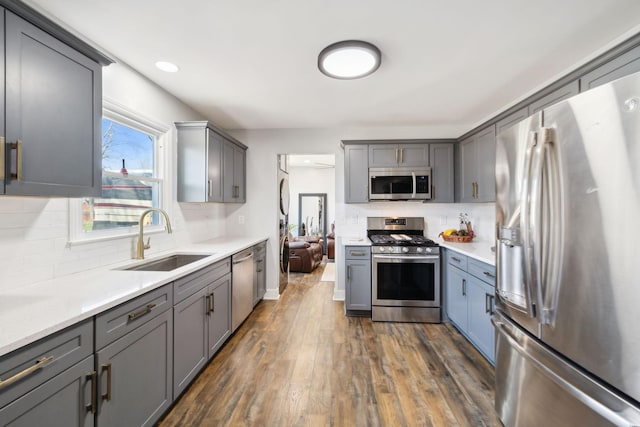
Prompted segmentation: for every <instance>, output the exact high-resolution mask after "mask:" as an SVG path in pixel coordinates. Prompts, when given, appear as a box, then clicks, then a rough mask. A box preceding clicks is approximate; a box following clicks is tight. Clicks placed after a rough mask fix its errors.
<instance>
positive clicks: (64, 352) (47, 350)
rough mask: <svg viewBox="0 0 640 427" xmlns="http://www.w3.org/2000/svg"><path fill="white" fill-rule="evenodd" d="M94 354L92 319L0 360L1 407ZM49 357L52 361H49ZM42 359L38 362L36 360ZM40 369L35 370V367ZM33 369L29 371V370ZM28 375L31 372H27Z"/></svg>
mask: <svg viewBox="0 0 640 427" xmlns="http://www.w3.org/2000/svg"><path fill="white" fill-rule="evenodd" d="M92 352H93V320H92V319H88V320H85V321H83V322H81V323H78V324H77V325H74V326H71V327H69V328H67V329H65V330H63V331H60V332H57V333H55V334H53V335H50V336H48V337H46V338H43V339H41V340H39V341H36V342H35V343H32V344H29V345H28V346H25V347H22V348H20V349H18V350H16V351H13V352H11V353H9V354H7V355H5V356H3V357H1V358H0V379H1V380H2V381H3V382H6V381H9V382H10V379H11V378H16V380H17V379H18V378H19V377H17V376H19V375H20V374H21V373H25V374H26V375H25V376H24V377H23V379H21V380H17V381H16V382H14V383H12V384H5V385H4V386H0V407H3V406H4V405H6V404H8V403H10V402H11V401H13V400H15V399H17V398H19V397H20V396H22V395H23V394H25V393H27V392H29V391H31V390H32V389H34V388H35V387H37V386H39V385H40V384H42V383H44V382H45V381H47V380H49V379H50V378H53V377H54V376H55V375H58V374H59V373H60V372H62V371H64V370H65V369H68V368H69V367H71V366H73V365H74V364H76V363H78V362H79V361H81V360H82V359H84V358H86V357H87V356H89V355H90V354H91V353H92ZM49 358H52V359H51V360H50V361H49ZM43 359H44V360H45V361H42V362H40V363H38V360H43ZM36 364H37V365H39V366H41V367H40V368H39V369H35V368H34V366H36ZM30 368H32V371H30V370H29V369H30ZM29 372H31V373H29Z"/></svg>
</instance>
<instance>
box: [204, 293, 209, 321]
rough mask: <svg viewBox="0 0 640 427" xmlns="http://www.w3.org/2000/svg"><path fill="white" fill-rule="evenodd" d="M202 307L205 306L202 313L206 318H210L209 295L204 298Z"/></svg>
mask: <svg viewBox="0 0 640 427" xmlns="http://www.w3.org/2000/svg"><path fill="white" fill-rule="evenodd" d="M204 305H205V308H204V313H205V314H206V315H207V316H210V315H211V294H207V295H205V297H204Z"/></svg>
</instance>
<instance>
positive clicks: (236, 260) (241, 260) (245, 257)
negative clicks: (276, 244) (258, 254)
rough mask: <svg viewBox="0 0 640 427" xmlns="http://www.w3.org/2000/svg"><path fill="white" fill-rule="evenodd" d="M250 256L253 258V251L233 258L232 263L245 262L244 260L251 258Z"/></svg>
mask: <svg viewBox="0 0 640 427" xmlns="http://www.w3.org/2000/svg"><path fill="white" fill-rule="evenodd" d="M251 258H253V252H251V253H250V254H249V255H247V256H244V257H242V258H240V259H234V260H233V264H234V265H235V264H240V263H241V262H245V261H246V260H248V259H251Z"/></svg>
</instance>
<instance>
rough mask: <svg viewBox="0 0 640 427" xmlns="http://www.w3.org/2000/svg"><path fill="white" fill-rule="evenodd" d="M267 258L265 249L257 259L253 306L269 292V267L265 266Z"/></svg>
mask: <svg viewBox="0 0 640 427" xmlns="http://www.w3.org/2000/svg"><path fill="white" fill-rule="evenodd" d="M265 261H266V256H265V252H264V249H262V252H259V253H258V255H257V257H256V272H255V277H254V283H255V284H254V290H253V306H254V307H255V306H256V304H258V303H259V302H260V300H261V299H262V298H263V297H264V294H265V293H266V292H267V266H266V264H265Z"/></svg>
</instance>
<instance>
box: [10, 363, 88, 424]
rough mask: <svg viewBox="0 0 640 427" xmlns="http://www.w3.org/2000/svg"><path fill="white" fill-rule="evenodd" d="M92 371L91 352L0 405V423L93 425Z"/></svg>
mask: <svg viewBox="0 0 640 427" xmlns="http://www.w3.org/2000/svg"><path fill="white" fill-rule="evenodd" d="M92 371H93V356H89V357H87V358H86V359H84V360H83V361H82V362H79V363H77V364H76V365H74V366H72V367H71V368H69V369H67V370H66V371H64V372H62V373H61V374H58V375H57V376H55V377H53V378H52V379H50V380H49V381H47V382H45V383H44V384H42V385H41V386H39V387H37V388H35V389H34V390H32V391H31V392H29V393H27V394H25V395H24V396H22V397H21V398H19V399H17V400H15V401H13V402H12V403H10V404H9V405H7V406H5V407H3V408H2V409H0V423H2V425H3V426H4V425H10V426H15V427H20V426H24V427H32V426H41V425H47V426H51V427H74V426H78V427H90V426H93V425H94V415H93V412H92V411H91V404H92V403H91V388H92V387H93V383H92V382H91V372H92Z"/></svg>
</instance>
